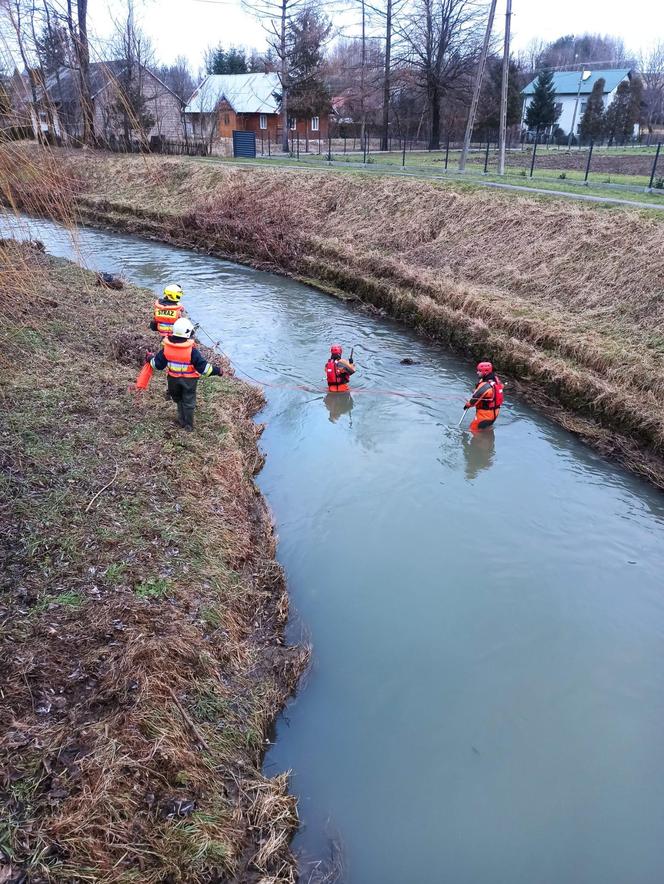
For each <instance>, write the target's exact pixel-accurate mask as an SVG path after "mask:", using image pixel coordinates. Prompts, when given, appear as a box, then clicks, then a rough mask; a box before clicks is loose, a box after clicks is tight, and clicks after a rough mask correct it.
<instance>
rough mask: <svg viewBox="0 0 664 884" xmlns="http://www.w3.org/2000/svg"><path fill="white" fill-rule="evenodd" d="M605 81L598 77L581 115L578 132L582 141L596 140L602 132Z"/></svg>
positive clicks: (603, 124)
mask: <svg viewBox="0 0 664 884" xmlns="http://www.w3.org/2000/svg"><path fill="white" fill-rule="evenodd" d="M605 85H606V81H605V80H604V79H602V78H601V77H600V79H599V80H597V81H596V83H595V85H594V86H593V91H592V92H591V93H590V98H589V99H588V104H587V105H586V109H585V111H584V112H583V116H582V117H581V123H580V125H579V134H580V136H581V138H582V139H583V140H584V141H597V140H598V139H599V138H601V137H602V135H603V134H604V126H605V114H604V87H605Z"/></svg>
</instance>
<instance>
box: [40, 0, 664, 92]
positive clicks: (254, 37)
mask: <svg viewBox="0 0 664 884" xmlns="http://www.w3.org/2000/svg"><path fill="white" fill-rule="evenodd" d="M58 2H64V0H56V5H58ZM134 2H135V7H136V18H137V19H138V20H139V21H140V22H141V24H142V25H143V28H144V30H145V32H146V33H147V34H148V35H149V36H150V38H151V40H152V43H153V45H154V48H155V51H156V56H157V60H158V61H159V62H161V63H168V62H170V61H173V60H174V59H175V58H176V57H177V56H178V55H184V56H186V57H187V58H188V60H189V62H190V65H191V68H192V71H193V73H194V76H195V77H196V76H197V75H198V73H199V72H200V73H202V72H203V57H204V53H205V49H206V48H207V47H209V46H211V45H218V44H219V43H222V44H224V45H226V46H230V45H236V46H245V47H247V48H254V47H255V48H256V49H258V50H263V49H265V48H266V35H265V31H264V29H263V27H262V25H261V23H260V22H259V21H258V20H257V19H256V17H255V16H253V15H251V14H250V13H248V12H246V11H245V10H244V8H243V5H242V3H241V0H134ZM335 5H336V6H337V8H338V6H339V5H340V4H335ZM345 5H346V6H347V7H348V8H349V9H350V11H349V10H348V9H347V10H346V11H345V12H342V13H339V12H331V9H332V8H333V7H332V4H331V3H330V2H329V0H328V2H327V3H324V4H323V7H324V8H325V9H326V11H327V13H328V15H330V16H331V17H332V19H333V23H334V25H335V27H338V28H341V29H343V31H344V32H345V33H346V34H348V33H352V31H353V22H354V21H355V20H356V19H357V15H356V14H355V12H354V11H352V10H353V0H346V4H345ZM355 8H357V5H355ZM625 8H626V4H625V3H624V2H623V0H512V10H513V18H512V34H513V43H512V45H513V51H515V52H518V51H519V50H520V49H523V48H524V47H525V46H526V45H527V44H528V43H529V42H530V41H531V40H533V39H541V40H544V41H547V42H548V41H550V40H555V39H556V38H557V37H560V36H562V35H564V34H569V33H577V34H579V33H583V32H586V31H589V32H591V33H597V32H599V33H602V34H611V35H613V36H620V37H622V38H623V40H624V42H625V45H626V46H627V49H628V50H629V51H630V52H638V51H639V50H641V49H647V48H648V47H650V46H652V45H654V43H656V42H657V41H658V40H664V11H663V10H662V0H629V15H627V14H626V12H625ZM123 9H124V14H125V15H126V0H108V2H106V0H89V7H88V10H89V18H90V32H91V36H92V37H93V39H94V37H97V38H102V39H103V38H107V37H109V36H110V34H111V32H112V30H113V21H112V16H115V17H116V18H122V14H123ZM503 23H504V0H500V2H499V4H498V9H497V14H496V31H497V32H500V33H502V28H503ZM355 32H357V31H356V30H355ZM103 54H104V53H103V49H101V50H100V51H99V57H101V56H102V55H103Z"/></svg>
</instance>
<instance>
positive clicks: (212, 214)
mask: <svg viewBox="0 0 664 884" xmlns="http://www.w3.org/2000/svg"><path fill="white" fill-rule="evenodd" d="M59 159H61V161H62V162H63V163H64V168H66V169H67V170H68V172H69V174H71V175H74V176H75V178H76V180H77V187H78V196H77V200H76V205H77V210H78V212H79V213H80V215H81V217H82V218H83V219H85V220H87V221H89V222H91V223H95V224H108V225H111V226H113V227H116V228H121V229H126V230H130V231H135V232H140V233H144V234H147V235H150V236H155V237H158V238H160V239H164V240H166V241H172V242H177V243H181V244H183V245H189V246H193V247H195V248H199V249H204V250H206V251H209V252H211V253H217V254H220V255H224V256H227V257H231V258H235V259H237V260H240V261H245V262H249V263H253V264H255V265H257V266H261V267H264V268H267V269H272V270H276V271H278V272H284V273H289V274H291V275H294V276H298V277H300V278H303V279H307V280H308V281H311V282H314V283H317V284H319V285H322V286H327V287H329V289H330V290H333V291H336V292H340V293H345V294H346V295H350V296H352V297H354V298H357V299H358V300H360V301H362V302H363V303H365V304H371V305H373V306H374V307H377V308H379V309H384V310H385V311H387V312H389V313H390V314H391V315H393V316H395V317H397V318H399V319H402V320H403V321H405V322H407V323H409V324H411V325H414V326H416V327H417V328H418V329H420V330H421V331H422V332H423V333H425V334H427V335H429V336H431V337H433V338H435V339H437V340H441V341H444V342H445V343H450V344H452V345H453V346H455V347H456V348H458V349H460V350H462V351H464V352H467V353H469V354H471V355H472V356H474V357H481V356H490V357H491V358H492V359H493V360H494V361H495V362H496V363H498V365H499V366H500V367H501V369H502V370H503V371H504V372H505V373H506V374H508V375H509V376H510V381H511V382H512V383H513V384H516V385H517V386H519V388H520V389H521V390H522V392H523V393H524V395H526V396H527V397H528V398H529V399H530V400H531V401H533V402H535V403H536V404H538V405H539V406H540V407H541V408H543V409H545V410H546V411H547V412H548V413H549V414H551V416H553V417H554V418H556V419H557V420H559V421H560V422H561V423H563V424H564V425H565V426H566V427H567V428H568V429H570V430H572V431H573V432H576V433H578V434H579V435H581V436H583V437H584V438H585V439H586V440H587V441H589V442H590V443H591V444H593V445H594V446H595V447H597V448H599V449H600V450H602V451H604V452H606V453H607V454H609V455H612V456H614V457H616V458H618V459H619V460H621V461H622V462H623V463H625V464H626V465H627V466H629V467H630V468H631V469H633V470H635V471H637V472H639V473H641V474H642V475H644V476H646V477H648V478H649V479H650V480H651V481H653V482H655V483H656V484H658V485H660V486H662V487H664V465H663V464H664V415H663V414H662V412H661V409H660V408H659V402H660V400H661V397H662V395H663V394H664V378H663V376H662V374H661V371H660V364H661V359H662V355H663V354H664V299H662V286H663V283H662V274H661V267H662V265H663V264H664V223H663V222H662V219H657V218H653V217H650V216H648V215H646V214H644V213H639V212H638V211H635V210H629V209H619V210H617V209H612V210H608V209H602V208H598V207H586V206H582V205H580V204H573V203H570V202H569V201H567V202H564V201H559V200H555V199H551V198H537V197H531V196H515V195H511V194H510V195H507V194H499V193H488V192H484V191H472V190H469V189H467V188H462V187H461V188H455V187H454V186H450V185H448V186H439V185H436V184H434V183H430V182H418V181H414V180H396V179H394V178H388V177H385V178H377V177H375V176H372V177H371V178H369V177H364V176H361V175H348V174H343V173H336V174H335V173H330V174H327V173H326V174H321V173H319V172H299V171H285V170H283V169H263V168H255V167H247V168H240V167H233V166H228V165H223V164H219V163H214V162H210V161H201V160H189V159H186V158H184V159H173V158H162V157H126V156H122V157H118V156H107V155H101V154H93V153H85V154H83V153H75V154H69V155H66V154H65V155H59ZM50 161H51V162H52V160H50ZM59 168H62V167H59ZM14 191H15V192H16V194H17V195H18V198H19V200H20V202H21V204H22V205H26V206H27V207H28V208H30V201H31V199H34V192H35V189H34V187H33V186H31V185H30V184H29V182H28V183H27V184H26V182H25V180H24V179H23V178H21V179H20V180H19V181H17V183H16V186H15V187H14ZM36 210H37V211H39V207H38V206H37V208H36Z"/></svg>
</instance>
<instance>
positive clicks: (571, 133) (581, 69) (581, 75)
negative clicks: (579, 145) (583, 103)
mask: <svg viewBox="0 0 664 884" xmlns="http://www.w3.org/2000/svg"><path fill="white" fill-rule="evenodd" d="M588 73H590V71H589V72H588ZM584 74H585V70H584V66H583V65H582V64H581V65H579V88H578V89H577V90H576V101H575V103H574V114H573V116H572V128H571V129H570V130H569V135H568V136H567V150H571V149H572V138H574V125H575V123H576V115H577V113H578V111H579V98H580V97H581V86H582V85H583V81H584V80H585V79H586V78H585V77H584Z"/></svg>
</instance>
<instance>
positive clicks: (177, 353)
mask: <svg viewBox="0 0 664 884" xmlns="http://www.w3.org/2000/svg"><path fill="white" fill-rule="evenodd" d="M193 349H194V341H182V342H181V343H179V344H174V343H173V342H172V341H169V340H168V338H164V356H165V357H166V360H167V361H168V374H169V375H170V376H171V377H172V378H199V377H200V375H199V373H198V372H197V371H196V369H195V368H194V366H193V365H192V364H191V351H192V350H193Z"/></svg>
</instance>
